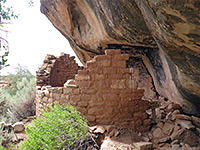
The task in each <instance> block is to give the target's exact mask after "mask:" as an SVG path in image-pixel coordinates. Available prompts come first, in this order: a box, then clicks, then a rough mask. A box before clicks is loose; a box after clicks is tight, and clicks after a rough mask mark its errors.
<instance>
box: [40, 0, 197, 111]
mask: <svg viewBox="0 0 200 150" xmlns="http://www.w3.org/2000/svg"><path fill="white" fill-rule="evenodd" d="M199 11H200V2H199V0H190V1H187V0H178V1H175V0H173V1H170V0H165V1H158V0H135V1H134V0H117V1H116V0H109V1H108V0H107V1H106V0H82V1H79V0H41V12H42V13H43V14H45V15H46V16H47V17H48V19H49V20H50V21H51V22H52V23H53V25H54V26H55V27H56V28H57V29H58V30H59V31H60V32H61V33H62V34H63V35H64V36H65V37H66V38H67V39H68V40H69V42H70V44H71V46H72V48H73V49H74V51H75V53H76V54H77V56H78V57H79V59H80V60H81V62H82V63H83V64H85V63H86V61H88V60H90V59H91V58H93V57H94V56H95V55H99V54H103V53H104V50H106V49H121V50H123V51H124V53H129V54H131V55H132V57H133V58H134V60H136V59H141V60H142V63H144V64H145V66H146V68H147V69H148V72H149V73H150V74H151V77H152V78H153V82H154V85H155V88H156V91H157V92H158V93H159V95H162V96H164V97H165V98H168V99H172V100H173V101H175V102H178V103H179V104H181V105H182V107H183V108H184V111H185V112H187V113H191V114H200V113H199V110H200V109H199V108H200V84H199V83H200V68H199V66H200V58H199V57H200V42H199V39H200V16H199ZM130 62H131V61H130ZM130 62H129V63H130ZM192 104H193V105H192Z"/></svg>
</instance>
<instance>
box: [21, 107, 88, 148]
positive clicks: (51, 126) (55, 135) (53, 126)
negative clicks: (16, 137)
mask: <svg viewBox="0 0 200 150" xmlns="http://www.w3.org/2000/svg"><path fill="white" fill-rule="evenodd" d="M49 109H50V112H47V111H43V112H42V115H43V117H38V118H37V119H36V120H34V121H32V123H33V125H31V126H27V128H26V130H25V132H26V134H27V135H28V139H27V141H25V142H24V143H22V146H21V148H20V149H23V150H30V149H34V150H39V149H47V150H54V149H59V150H60V149H61V150H63V149H65V150H68V149H70V150H71V149H73V148H72V147H73V146H74V145H75V143H77V142H79V141H81V140H84V139H86V138H87V137H88V136H89V135H88V133H87V124H86V122H85V121H84V118H82V117H81V115H80V113H79V112H78V111H77V110H75V109H74V108H73V107H72V106H70V105H67V106H66V107H64V106H60V105H59V104H55V105H54V106H49Z"/></svg>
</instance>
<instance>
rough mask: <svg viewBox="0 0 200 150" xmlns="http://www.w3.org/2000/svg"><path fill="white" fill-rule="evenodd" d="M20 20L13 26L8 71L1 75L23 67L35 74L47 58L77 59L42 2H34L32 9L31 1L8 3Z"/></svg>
mask: <svg viewBox="0 0 200 150" xmlns="http://www.w3.org/2000/svg"><path fill="white" fill-rule="evenodd" d="M8 2H10V5H11V6H13V9H14V11H15V12H16V13H17V14H20V16H19V18H18V19H16V20H14V23H13V24H12V25H9V26H10V27H9V31H10V33H9V34H8V38H7V39H8V41H9V48H10V53H9V57H8V63H9V64H10V67H6V68H4V69H2V70H1V71H0V74H1V75H6V74H7V72H12V71H13V67H16V66H17V64H18V63H19V64H20V65H22V66H26V67H27V68H28V69H29V70H30V71H31V72H32V73H33V74H35V71H36V70H38V66H39V65H41V64H42V62H43V60H44V58H45V56H46V54H53V55H55V56H59V55H60V53H61V52H65V53H67V54H70V55H71V56H75V53H74V52H73V50H72V48H71V47H70V45H69V43H68V41H67V39H65V37H64V36H62V34H61V33H60V32H59V31H58V30H57V29H56V28H54V27H53V25H52V24H51V22H50V21H49V20H48V19H47V18H46V16H45V15H43V14H42V13H41V12H40V2H39V0H34V6H33V7H30V6H29V5H28V4H27V0H8Z"/></svg>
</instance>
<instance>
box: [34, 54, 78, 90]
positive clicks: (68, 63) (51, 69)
mask: <svg viewBox="0 0 200 150" xmlns="http://www.w3.org/2000/svg"><path fill="white" fill-rule="evenodd" d="M74 58H75V57H74V56H70V55H68V54H65V53H61V56H58V57H55V56H54V55H49V54H48V55H47V56H46V57H45V60H44V62H43V65H42V67H41V68H39V71H37V72H36V78H37V85H38V86H46V85H51V86H52V87H62V86H63V85H64V83H65V82H66V81H67V80H68V79H74V76H75V74H77V72H78V70H79V69H80V67H79V66H78V64H77V63H76V62H75V60H74Z"/></svg>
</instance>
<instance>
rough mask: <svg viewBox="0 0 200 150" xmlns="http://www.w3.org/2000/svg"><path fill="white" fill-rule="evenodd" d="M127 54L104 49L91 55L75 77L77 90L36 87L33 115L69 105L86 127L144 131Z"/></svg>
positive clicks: (143, 110)
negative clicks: (104, 126)
mask: <svg viewBox="0 0 200 150" xmlns="http://www.w3.org/2000/svg"><path fill="white" fill-rule="evenodd" d="M128 59H129V55H128V54H121V51H120V50H107V51H106V54H105V55H98V56H95V57H94V58H93V59H92V60H91V61H88V62H87V66H86V68H85V69H84V70H79V71H78V74H77V75H76V76H75V80H76V83H77V87H67V86H66V87H51V86H43V87H41V86H38V87H37V104H36V114H37V116H39V115H40V112H39V110H41V109H43V108H46V107H47V105H48V104H51V105H52V104H53V103H54V102H58V103H60V104H63V103H64V104H65V103H70V104H71V105H73V106H75V107H76V108H77V110H79V111H80V112H81V113H82V115H84V116H85V117H86V119H87V120H88V122H89V124H90V125H97V124H98V125H109V124H114V125H118V126H122V127H133V128H134V129H135V130H136V131H147V130H148V129H149V127H150V124H151V120H150V119H148V116H147V114H146V110H147V109H148V104H149V102H148V101H145V100H142V97H143V96H144V90H143V89H137V84H135V83H134V81H133V79H134V77H131V76H132V73H131V72H130V71H129V68H126V61H127V60H128Z"/></svg>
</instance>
